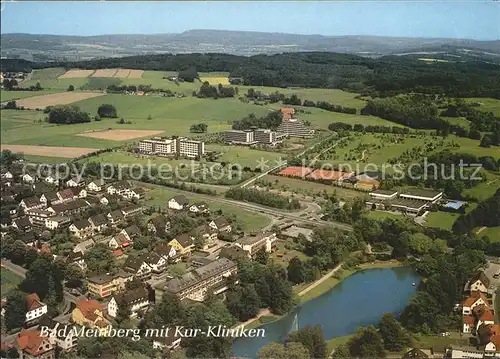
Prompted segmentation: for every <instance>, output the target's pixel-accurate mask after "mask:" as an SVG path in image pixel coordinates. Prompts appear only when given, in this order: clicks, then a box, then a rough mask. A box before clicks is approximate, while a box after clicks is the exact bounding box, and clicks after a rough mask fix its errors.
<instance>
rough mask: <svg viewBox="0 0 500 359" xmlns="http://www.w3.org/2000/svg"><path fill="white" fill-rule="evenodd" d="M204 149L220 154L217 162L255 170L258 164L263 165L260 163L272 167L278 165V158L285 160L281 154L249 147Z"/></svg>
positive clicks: (209, 146)
mask: <svg viewBox="0 0 500 359" xmlns="http://www.w3.org/2000/svg"><path fill="white" fill-rule="evenodd" d="M205 149H206V150H207V151H217V152H221V153H222V155H221V157H219V158H218V161H219V162H225V163H233V164H239V165H241V166H242V167H245V166H248V167H250V168H255V167H256V166H257V165H259V164H260V163H263V162H262V161H268V162H265V165H268V166H269V167H274V166H276V165H277V164H278V161H280V158H282V159H284V158H285V155H284V154H282V153H278V152H267V151H261V150H257V149H252V148H249V147H240V146H222V145H207V146H206V148H205Z"/></svg>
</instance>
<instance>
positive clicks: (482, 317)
mask: <svg viewBox="0 0 500 359" xmlns="http://www.w3.org/2000/svg"><path fill="white" fill-rule="evenodd" d="M472 314H473V315H474V316H475V317H476V330H477V329H478V328H479V327H480V326H481V325H482V324H495V316H494V315H493V312H492V311H491V309H490V308H489V307H488V306H486V305H478V306H477V307H475V308H474V309H473V310H472Z"/></svg>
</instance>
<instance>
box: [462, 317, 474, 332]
mask: <svg viewBox="0 0 500 359" xmlns="http://www.w3.org/2000/svg"><path fill="white" fill-rule="evenodd" d="M463 319H464V323H463V327H462V332H463V333H466V334H469V333H472V329H474V322H475V320H474V317H473V316H472V315H464V317H463Z"/></svg>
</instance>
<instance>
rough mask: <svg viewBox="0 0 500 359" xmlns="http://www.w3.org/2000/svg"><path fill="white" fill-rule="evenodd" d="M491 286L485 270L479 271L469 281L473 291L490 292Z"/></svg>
mask: <svg viewBox="0 0 500 359" xmlns="http://www.w3.org/2000/svg"><path fill="white" fill-rule="evenodd" d="M489 286H490V280H489V279H488V277H486V275H485V274H484V272H477V273H476V274H475V275H474V276H473V277H472V279H471V280H470V282H469V287H470V291H471V292H482V293H488V288H489Z"/></svg>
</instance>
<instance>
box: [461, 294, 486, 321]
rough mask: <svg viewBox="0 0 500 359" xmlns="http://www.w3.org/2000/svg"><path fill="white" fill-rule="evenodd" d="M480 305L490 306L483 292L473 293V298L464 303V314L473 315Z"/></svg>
mask: <svg viewBox="0 0 500 359" xmlns="http://www.w3.org/2000/svg"><path fill="white" fill-rule="evenodd" d="M478 305H488V299H487V298H486V297H485V295H484V294H483V293H481V292H472V293H471V296H470V297H469V298H467V299H465V300H464V302H463V303H462V314H463V315H471V314H472V309H474V308H475V307H476V306H478Z"/></svg>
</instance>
